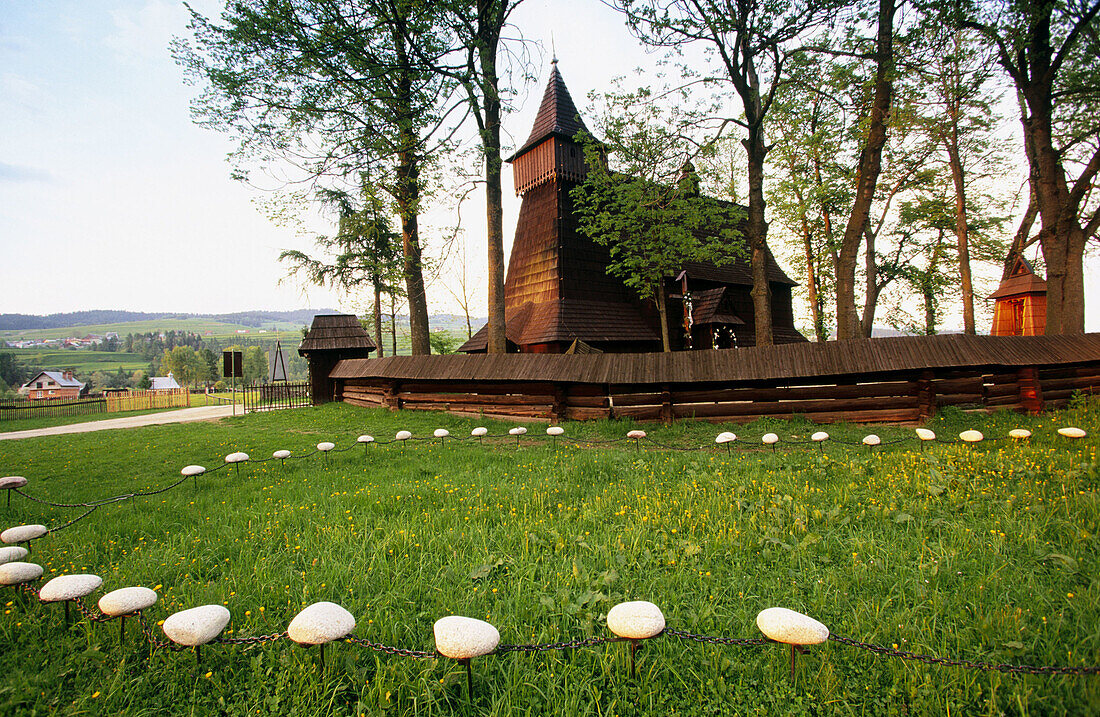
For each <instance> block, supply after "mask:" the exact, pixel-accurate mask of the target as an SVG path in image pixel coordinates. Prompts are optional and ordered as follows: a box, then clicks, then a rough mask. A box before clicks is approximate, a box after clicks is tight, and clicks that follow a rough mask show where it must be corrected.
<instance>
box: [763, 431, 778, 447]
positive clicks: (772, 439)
mask: <svg viewBox="0 0 1100 717" xmlns="http://www.w3.org/2000/svg"><path fill="white" fill-rule="evenodd" d="M760 440H761V441H762V442H763V443H764V445H766V446H773V445H775V444H776V443H779V436H778V435H776V434H774V433H765V434H764V437H763V438H761V439H760Z"/></svg>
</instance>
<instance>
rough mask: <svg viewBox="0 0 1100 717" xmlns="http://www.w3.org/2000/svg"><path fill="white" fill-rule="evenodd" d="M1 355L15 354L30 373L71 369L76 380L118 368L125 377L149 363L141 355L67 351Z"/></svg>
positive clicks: (15, 352) (51, 350) (121, 352)
mask: <svg viewBox="0 0 1100 717" xmlns="http://www.w3.org/2000/svg"><path fill="white" fill-rule="evenodd" d="M3 351H5V352H6V353H13V354H15V356H16V357H17V358H18V359H19V363H21V364H23V365H24V366H26V367H27V370H28V371H29V372H32V373H37V372H38V371H43V370H45V371H61V370H63V369H70V368H71V369H73V371H75V372H76V374H77V375H78V376H90V375H91V374H92V373H93V372H95V371H107V372H114V371H118V367H119V366H121V367H122V369H123V370H124V371H126V372H128V373H133V372H134V371H146V370H148V369H149V361H148V360H147V359H145V358H143V357H142V355H141V354H137V353H126V352H123V351H87V350H68V349H3Z"/></svg>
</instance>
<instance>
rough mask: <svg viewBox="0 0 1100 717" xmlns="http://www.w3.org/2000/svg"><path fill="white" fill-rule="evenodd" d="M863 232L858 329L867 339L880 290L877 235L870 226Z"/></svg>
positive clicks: (873, 326)
mask: <svg viewBox="0 0 1100 717" xmlns="http://www.w3.org/2000/svg"><path fill="white" fill-rule="evenodd" d="M863 234H864V236H865V237H866V240H867V246H866V247H865V251H864V254H863V271H864V273H865V274H866V276H865V277H864V284H863V287H864V290H863V317H862V318H861V319H860V321H859V331H860V336H862V337H863V338H867V339H869V338H871V334H872V333H873V332H874V329H875V309H877V308H878V295H879V290H880V287H879V285H878V270H877V267H876V265H875V239H877V238H878V237H876V236H875V233H874V232H873V231H871V228H870V227H865V228H864V232H863Z"/></svg>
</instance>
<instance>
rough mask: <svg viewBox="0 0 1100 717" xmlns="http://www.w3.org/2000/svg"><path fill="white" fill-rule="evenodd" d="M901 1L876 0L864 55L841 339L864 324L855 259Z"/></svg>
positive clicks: (881, 133)
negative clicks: (868, 96) (869, 66)
mask: <svg viewBox="0 0 1100 717" xmlns="http://www.w3.org/2000/svg"><path fill="white" fill-rule="evenodd" d="M900 1H901V0H878V11H877V13H876V20H877V23H876V24H877V31H876V34H875V40H874V49H873V50H872V51H871V52H870V53H869V55H868V59H870V60H871V61H872V62H873V63H874V66H875V75H874V81H873V83H872V86H871V87H872V95H873V99H872V101H871V103H870V105H869V107H868V112H867V114H866V115H865V116H864V117H863V118H862V119H863V120H864V122H862V123H861V124H863V125H864V126H865V127H866V129H865V132H866V134H865V140H864V142H863V146H862V148H861V149H860V152H859V159H858V161H857V163H856V182H855V198H854V201H853V203H852V209H851V213H850V214H849V215H848V223H847V225H846V226H845V227H844V235H843V237H842V239H841V241H840V251H839V252H838V255H837V266H836V313H837V317H836V324H837V326H836V336H837V339H839V340H841V341H844V340H849V339H855V338H861V337H863V336H864V330H863V322H862V321H861V319H860V316H859V314H858V313H857V312H856V260H857V258H858V256H859V249H860V246H861V245H862V243H863V240H864V237H865V236H866V231H867V227H868V222H869V221H870V218H871V205H872V203H873V202H874V200H875V191H876V189H877V187H878V179H879V174H881V172H882V150H883V147H885V146H886V130H887V127H888V126H889V122H890V109H891V103H892V100H893V92H894V16H895V14H896V13H897V9H898V5H899V4H900ZM867 251H868V252H870V255H871V257H872V258H871V261H872V262H873V257H874V247H873V246H869V247H868V248H867ZM865 313H866V312H865Z"/></svg>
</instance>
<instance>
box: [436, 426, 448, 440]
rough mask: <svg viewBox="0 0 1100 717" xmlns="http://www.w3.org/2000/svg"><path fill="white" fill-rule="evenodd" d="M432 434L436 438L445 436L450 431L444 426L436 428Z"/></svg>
mask: <svg viewBox="0 0 1100 717" xmlns="http://www.w3.org/2000/svg"><path fill="white" fill-rule="evenodd" d="M432 435H433V436H435V437H436V438H446V437H447V436H449V435H451V432H450V431H448V430H447V429H446V428H437V429H435V433H433V434H432Z"/></svg>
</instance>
